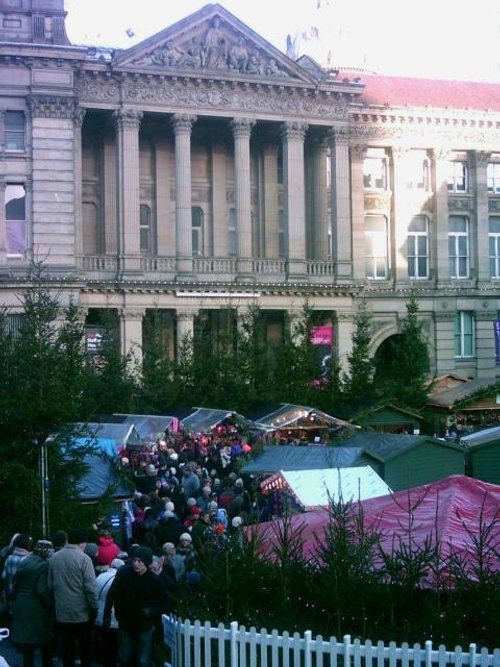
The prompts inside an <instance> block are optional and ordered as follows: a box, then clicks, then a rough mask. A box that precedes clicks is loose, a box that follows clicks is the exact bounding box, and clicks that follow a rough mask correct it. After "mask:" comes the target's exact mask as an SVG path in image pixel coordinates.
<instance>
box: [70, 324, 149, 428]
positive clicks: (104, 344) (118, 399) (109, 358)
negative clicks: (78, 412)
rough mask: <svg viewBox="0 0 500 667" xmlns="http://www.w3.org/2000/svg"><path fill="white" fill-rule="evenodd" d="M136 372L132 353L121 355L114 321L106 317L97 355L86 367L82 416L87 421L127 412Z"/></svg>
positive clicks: (130, 402) (135, 385)
mask: <svg viewBox="0 0 500 667" xmlns="http://www.w3.org/2000/svg"><path fill="white" fill-rule="evenodd" d="M137 376H138V369H137V364H136V360H135V357H134V355H133V354H132V353H129V354H127V355H122V354H121V351H120V341H119V333H118V322H117V318H116V317H115V316H114V314H113V313H112V312H109V313H107V315H106V318H105V322H104V331H103V335H102V339H101V345H100V349H99V351H98V353H97V354H96V355H95V356H94V357H93V358H92V359H89V360H88V362H87V365H86V374H85V383H84V387H83V393H82V412H83V416H84V418H85V419H86V420H87V421H96V420H98V419H100V418H101V416H102V415H110V414H113V413H114V412H120V413H126V412H130V409H131V407H132V404H133V400H134V396H135V394H136V391H137Z"/></svg>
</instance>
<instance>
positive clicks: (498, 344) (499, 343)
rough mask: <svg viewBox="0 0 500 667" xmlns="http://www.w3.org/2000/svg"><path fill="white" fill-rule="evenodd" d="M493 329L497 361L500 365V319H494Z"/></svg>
mask: <svg viewBox="0 0 500 667" xmlns="http://www.w3.org/2000/svg"><path fill="white" fill-rule="evenodd" d="M493 331H494V333H495V363H496V364H497V366H500V320H493Z"/></svg>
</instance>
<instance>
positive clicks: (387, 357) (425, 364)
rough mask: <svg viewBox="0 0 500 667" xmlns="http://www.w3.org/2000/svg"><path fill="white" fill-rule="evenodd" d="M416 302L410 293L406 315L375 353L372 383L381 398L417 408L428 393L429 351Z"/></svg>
mask: <svg viewBox="0 0 500 667" xmlns="http://www.w3.org/2000/svg"><path fill="white" fill-rule="evenodd" d="M418 310H419V308H418V303H417V300H416V299H415V296H414V295H412V296H411V298H410V300H409V301H408V302H407V303H406V318H405V320H404V321H403V324H402V327H401V333H400V334H399V335H398V336H394V337H393V338H391V339H389V340H388V341H386V344H385V345H384V347H383V348H382V349H381V352H380V353H379V354H378V355H376V361H377V370H376V374H375V383H376V388H377V392H378V393H379V396H380V397H383V398H384V400H393V401H395V402H397V403H398V405H401V406H408V407H413V408H420V407H422V406H423V405H424V403H425V399H426V396H427V384H428V381H427V376H428V373H429V368H430V361H429V351H428V348H427V343H426V342H425V340H424V337H423V334H422V323H421V322H419V320H418Z"/></svg>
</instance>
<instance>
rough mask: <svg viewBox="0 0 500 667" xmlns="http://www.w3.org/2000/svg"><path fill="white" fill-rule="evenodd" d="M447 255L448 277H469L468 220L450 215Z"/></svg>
mask: <svg viewBox="0 0 500 667" xmlns="http://www.w3.org/2000/svg"><path fill="white" fill-rule="evenodd" d="M448 257H449V263H450V278H468V277H469V221H468V220H467V218H465V217H464V216H461V215H451V216H450V219H449V221H448Z"/></svg>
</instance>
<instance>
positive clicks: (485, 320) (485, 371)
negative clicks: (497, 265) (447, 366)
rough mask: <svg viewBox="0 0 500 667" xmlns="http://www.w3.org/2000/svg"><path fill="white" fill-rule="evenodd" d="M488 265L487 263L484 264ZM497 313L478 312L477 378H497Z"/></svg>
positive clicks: (476, 315) (476, 316)
mask: <svg viewBox="0 0 500 667" xmlns="http://www.w3.org/2000/svg"><path fill="white" fill-rule="evenodd" d="M483 263H485V264H486V263H487V262H483ZM495 318H496V313H494V312H492V311H489V310H476V313H475V320H476V358H477V377H478V378H480V377H495V375H496V371H497V366H496V363H495V336H494V333H493V320H494V319H495Z"/></svg>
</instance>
